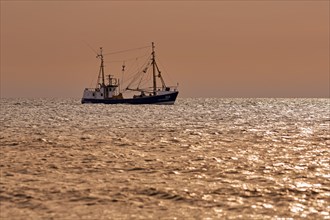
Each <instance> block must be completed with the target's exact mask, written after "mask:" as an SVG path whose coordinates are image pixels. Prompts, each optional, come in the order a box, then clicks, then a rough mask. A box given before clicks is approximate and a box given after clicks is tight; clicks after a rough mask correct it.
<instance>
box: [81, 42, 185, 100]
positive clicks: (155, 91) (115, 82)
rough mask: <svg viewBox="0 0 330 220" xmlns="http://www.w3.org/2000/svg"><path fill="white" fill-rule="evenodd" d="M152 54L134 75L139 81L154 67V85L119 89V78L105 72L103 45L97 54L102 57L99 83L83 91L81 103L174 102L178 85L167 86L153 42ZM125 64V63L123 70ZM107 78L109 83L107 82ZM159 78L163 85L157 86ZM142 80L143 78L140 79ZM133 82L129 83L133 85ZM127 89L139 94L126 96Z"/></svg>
mask: <svg viewBox="0 0 330 220" xmlns="http://www.w3.org/2000/svg"><path fill="white" fill-rule="evenodd" d="M151 48H152V52H151V56H150V57H149V58H148V59H149V60H148V62H147V63H146V65H145V66H144V67H143V68H141V70H142V71H139V72H138V73H137V75H136V76H137V77H134V78H133V80H134V81H138V80H139V78H140V77H141V79H142V77H145V76H146V74H147V71H148V68H149V67H152V86H151V87H147V88H139V84H138V86H137V88H130V86H127V87H126V88H125V90H124V91H118V88H119V86H120V82H119V79H118V78H114V77H113V76H112V75H107V76H105V74H104V57H103V54H102V47H101V48H100V53H98V54H97V58H100V60H101V65H100V70H99V76H98V85H97V86H96V88H86V89H85V90H84V93H83V98H82V99H81V103H82V104H84V103H102V104H142V105H144V104H169V105H170V104H174V102H175V100H176V98H177V96H178V94H179V91H178V90H177V86H166V84H165V81H164V79H163V77H162V75H161V72H160V70H159V68H158V65H157V63H156V59H155V45H154V43H152V46H151ZM124 68H125V65H123V70H124ZM105 78H107V81H108V82H107V83H105ZM157 79H158V81H160V82H161V86H160V87H157ZM140 82H141V80H140ZM131 84H132V83H129V85H131ZM125 91H135V92H138V93H139V94H136V95H133V97H131V98H124V97H123V93H124V92H125Z"/></svg>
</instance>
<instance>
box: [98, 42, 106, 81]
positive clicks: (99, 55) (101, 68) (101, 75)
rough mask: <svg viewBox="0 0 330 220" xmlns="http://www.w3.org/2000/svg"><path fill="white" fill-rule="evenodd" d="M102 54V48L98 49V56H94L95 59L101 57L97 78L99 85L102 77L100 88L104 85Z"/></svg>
mask: <svg viewBox="0 0 330 220" xmlns="http://www.w3.org/2000/svg"><path fill="white" fill-rule="evenodd" d="M102 52H103V49H102V47H100V54H98V55H97V56H96V58H99V57H101V66H100V71H99V77H98V82H99V84H101V83H100V78H101V77H102V84H101V85H102V86H104V85H105V84H104V65H103V54H102Z"/></svg>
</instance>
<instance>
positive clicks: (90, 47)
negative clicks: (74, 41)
mask: <svg viewBox="0 0 330 220" xmlns="http://www.w3.org/2000/svg"><path fill="white" fill-rule="evenodd" d="M83 42H84V43H85V44H86V45H87V46H88V47H89V49H91V50H92V51H93V52H94V53H95V54H96V55H98V53H97V51H96V50H95V49H94V48H93V47H92V46H91V45H90V44H89V43H87V41H84V40H83Z"/></svg>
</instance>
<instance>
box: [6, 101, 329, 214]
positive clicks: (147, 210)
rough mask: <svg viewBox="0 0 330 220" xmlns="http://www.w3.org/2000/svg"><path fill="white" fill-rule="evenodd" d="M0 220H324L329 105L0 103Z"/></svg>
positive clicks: (313, 102)
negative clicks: (302, 219)
mask: <svg viewBox="0 0 330 220" xmlns="http://www.w3.org/2000/svg"><path fill="white" fill-rule="evenodd" d="M0 122H1V131H0V144H1V148H0V149H1V152H0V153H1V160H0V168H1V179H0V218H1V219H291V218H294V219H301V218H306V219H330V164H329V162H330V160H329V158H330V147H329V146H330V135H329V134H330V99H212V98H207V99H178V100H177V102H176V104H175V105H173V106H157V105H149V106H132V105H81V104H80V100H78V99H1V117H0Z"/></svg>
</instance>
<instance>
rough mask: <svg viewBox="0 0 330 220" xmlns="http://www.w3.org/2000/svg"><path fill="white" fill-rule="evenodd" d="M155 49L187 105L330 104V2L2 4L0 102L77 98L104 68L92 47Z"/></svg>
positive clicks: (25, 2) (60, 2) (114, 49)
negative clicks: (194, 101)
mask: <svg viewBox="0 0 330 220" xmlns="http://www.w3.org/2000/svg"><path fill="white" fill-rule="evenodd" d="M152 41H154V42H155V43H156V52H157V56H158V58H159V59H160V62H161V64H162V66H164V67H165V70H166V71H164V72H166V73H168V75H169V76H170V78H168V77H167V76H168V75H165V76H164V77H165V80H166V79H167V81H168V79H171V81H172V82H173V83H176V82H179V84H180V87H179V90H180V96H181V97H329V83H330V82H329V81H330V79H329V1H315V0H314V1H206V2H205V1H178V2H177V1H124V2H122V1H69V2H66V1H45V2H41V1H14V2H10V1H1V97H77V98H78V97H79V98H80V97H81V95H82V92H83V89H84V88H85V87H89V86H90V83H91V80H92V79H94V81H95V80H96V78H97V73H98V67H99V60H97V59H96V58H95V54H93V52H92V51H91V49H90V48H89V47H88V46H86V43H85V42H88V44H90V45H91V46H92V47H93V48H95V50H97V48H98V47H99V46H103V47H104V50H105V51H108V52H110V51H117V50H121V49H128V48H134V47H139V46H145V45H148V44H150V43H151V42H152ZM106 59H107V58H106ZM112 65H118V66H120V65H121V63H119V64H118V63H113V64H110V63H109V64H107V66H106V68H107V69H106V70H109V71H110V73H112V72H111V70H114V69H115V68H112ZM107 72H108V71H107Z"/></svg>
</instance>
